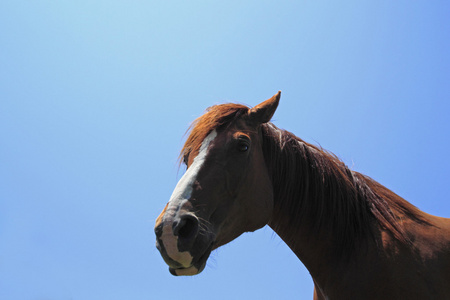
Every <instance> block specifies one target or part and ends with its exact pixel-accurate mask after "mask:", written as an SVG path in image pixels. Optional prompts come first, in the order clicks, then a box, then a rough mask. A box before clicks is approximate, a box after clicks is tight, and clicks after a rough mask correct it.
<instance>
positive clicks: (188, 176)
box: [161, 130, 217, 275]
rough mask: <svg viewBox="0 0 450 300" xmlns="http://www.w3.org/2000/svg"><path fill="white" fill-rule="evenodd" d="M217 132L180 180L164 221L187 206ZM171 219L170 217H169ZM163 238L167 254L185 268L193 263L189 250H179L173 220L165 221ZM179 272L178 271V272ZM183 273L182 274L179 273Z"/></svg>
mask: <svg viewBox="0 0 450 300" xmlns="http://www.w3.org/2000/svg"><path fill="white" fill-rule="evenodd" d="M216 136H217V132H216V131H215V130H213V131H212V132H211V133H210V134H209V135H208V136H207V137H206V138H205V139H204V140H203V142H202V145H201V147H200V151H199V153H198V155H197V156H196V157H195V158H194V161H193V162H192V165H191V166H190V167H189V169H187V171H186V173H185V174H184V175H183V177H181V179H180V181H178V183H177V185H176V187H175V189H174V191H173V193H172V196H170V200H169V204H168V206H167V210H166V213H165V214H164V216H163V221H166V220H167V219H169V218H173V217H174V216H175V215H176V214H177V212H178V211H179V210H180V209H181V208H183V207H184V206H185V204H186V203H187V202H189V199H190V198H191V195H192V191H193V189H194V188H193V184H194V182H195V181H196V180H197V176H198V172H199V171H200V169H201V167H202V166H203V164H204V162H205V159H206V155H207V154H208V146H209V145H210V144H211V142H212V141H213V140H214V139H215V138H216ZM169 220H170V219H169ZM161 240H162V242H163V244H164V248H165V249H166V252H167V255H168V256H169V257H170V258H172V259H173V260H174V261H176V262H178V263H180V264H181V265H182V266H183V267H184V268H188V267H189V266H190V265H191V263H192V256H191V255H190V253H189V252H188V251H184V252H179V250H178V246H177V242H178V236H175V235H173V232H172V222H171V221H168V222H165V226H164V227H163V234H162V236H161ZM191 271H192V270H191ZM177 273H178V272H177ZM179 275H181V274H179Z"/></svg>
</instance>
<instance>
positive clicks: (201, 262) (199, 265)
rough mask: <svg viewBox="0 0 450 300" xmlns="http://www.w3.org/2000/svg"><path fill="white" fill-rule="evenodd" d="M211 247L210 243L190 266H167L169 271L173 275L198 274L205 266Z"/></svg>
mask: <svg viewBox="0 0 450 300" xmlns="http://www.w3.org/2000/svg"><path fill="white" fill-rule="evenodd" d="M212 248H213V244H211V245H210V246H209V247H208V248H207V249H206V250H205V252H204V253H203V254H202V255H201V256H200V257H199V258H198V259H196V260H195V261H194V262H193V263H192V265H191V266H189V267H187V268H184V267H179V268H172V267H169V272H170V274H172V275H174V276H192V275H197V274H200V273H201V272H202V271H203V270H204V269H205V266H206V262H207V261H208V258H209V255H210V254H211V251H212Z"/></svg>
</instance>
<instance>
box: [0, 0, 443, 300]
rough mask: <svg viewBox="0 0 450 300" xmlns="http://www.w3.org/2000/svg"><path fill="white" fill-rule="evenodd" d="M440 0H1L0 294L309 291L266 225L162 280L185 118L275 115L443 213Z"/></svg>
mask: <svg viewBox="0 0 450 300" xmlns="http://www.w3.org/2000/svg"><path fill="white" fill-rule="evenodd" d="M449 13H450V2H449V1H383V0H380V1H260V0H259V1H233V0H232V1H138V0H136V1H115V0H109V1H87V0H81V1H53V0H52V1H21V0H2V1H0V299H9V300H15V299H18V300H19V299H20V300H23V299H31V300H53V299H55V300H59V299H75V300H84V299H108V300H114V299H137V300H140V299H142V300H144V299H146V300H147V299H312V292H313V285H312V280H311V278H310V276H309V274H308V271H307V270H306V269H305V268H304V267H303V265H302V264H301V262H300V261H298V260H297V258H296V257H295V256H294V255H293V254H292V253H291V252H290V250H289V249H288V248H287V247H286V246H285V244H284V243H283V242H282V241H281V240H280V239H279V238H278V237H277V236H276V235H275V234H274V233H273V232H272V231H271V229H270V228H268V227H265V228H263V229H261V230H259V231H257V232H255V233H251V234H244V235H243V236H241V237H239V238H238V239H237V240H235V241H233V242H232V243H230V244H229V245H226V246H224V247H222V248H221V249H219V250H218V251H216V252H214V253H213V255H212V257H211V258H210V260H209V263H208V265H207V267H206V269H205V271H204V272H203V273H202V274H200V275H198V276H195V277H173V276H172V275H170V274H169V272H168V269H167V266H166V265H165V264H164V262H163V260H162V259H161V257H160V255H159V253H158V251H157V250H156V248H155V247H154V243H155V242H154V240H155V237H154V233H153V225H154V220H155V218H156V217H157V216H158V214H159V213H160V211H161V210H162V208H163V207H164V205H165V203H166V202H167V201H168V199H169V196H170V194H171V192H172V190H173V188H174V186H175V185H176V182H177V180H178V179H179V178H180V177H181V175H182V173H183V171H184V170H183V169H182V168H181V169H180V170H178V166H177V157H178V151H179V150H180V148H181V146H182V144H183V135H184V133H185V131H186V129H187V128H188V125H189V123H190V122H191V121H192V120H193V119H194V118H196V117H198V116H200V115H201V114H202V112H203V111H204V109H205V108H206V107H208V106H210V105H213V104H218V103H223V102H229V101H233V102H240V103H244V104H248V105H252V106H254V105H256V104H258V103H259V102H261V101H263V100H265V99H267V98H269V97H270V96H272V95H273V94H275V93H276V92H277V91H278V90H282V98H281V103H280V106H279V108H278V111H277V112H276V114H275V116H274V120H273V121H274V123H275V124H276V125H277V126H279V127H281V128H285V129H287V130H289V131H292V132H294V133H295V134H297V135H298V136H300V137H301V138H303V139H304V140H306V141H308V142H312V143H315V144H320V145H321V146H322V147H324V148H325V149H328V150H330V151H332V152H334V153H335V154H337V155H338V156H339V157H340V158H341V159H342V160H343V161H344V162H345V163H347V164H348V165H349V166H351V167H352V169H354V170H357V171H360V172H362V173H364V174H366V175H369V176H371V177H373V178H374V179H376V180H378V181H379V182H381V183H382V184H384V185H386V186H387V187H389V188H390V189H392V190H393V191H395V192H397V193H398V194H400V195H401V196H403V197H404V198H405V199H407V200H408V201H410V202H412V203H413V204H415V205H416V206H418V207H419V208H420V209H422V210H424V211H426V212H429V213H431V214H436V215H440V216H444V217H450V203H449V200H450V197H449V194H450V185H449V175H448V174H449V173H448V170H449V168H450V158H449V155H448V152H449V150H448V149H449V146H450V140H449V132H450V121H449V114H450V55H449V53H450V18H449Z"/></svg>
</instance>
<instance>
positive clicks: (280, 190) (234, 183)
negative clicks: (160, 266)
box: [155, 92, 450, 299]
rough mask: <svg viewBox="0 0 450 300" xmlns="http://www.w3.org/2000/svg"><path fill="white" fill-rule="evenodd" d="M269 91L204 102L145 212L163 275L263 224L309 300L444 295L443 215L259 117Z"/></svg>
mask: <svg viewBox="0 0 450 300" xmlns="http://www.w3.org/2000/svg"><path fill="white" fill-rule="evenodd" d="M279 99H280V92H278V94H276V95H275V96H273V97H272V98H270V99H269V100H267V101H265V102H263V103H261V104H259V105H257V106H256V107H254V108H252V109H250V108H248V107H246V106H243V105H238V104H223V105H217V106H213V107H211V108H209V109H208V111H207V112H206V113H205V114H204V115H203V116H201V117H200V118H198V119H197V120H195V121H194V123H193V125H192V129H191V132H190V135H189V137H188V139H187V141H186V143H185V145H184V147H183V149H182V151H181V156H180V157H181V158H182V159H183V160H184V163H185V164H186V165H187V168H188V169H187V171H186V173H185V174H184V176H183V177H182V178H181V179H180V181H179V183H178V184H177V186H176V187H175V190H174V192H173V194H172V196H171V198H170V201H169V203H168V204H167V205H166V207H165V208H164V210H163V212H162V213H161V215H160V216H159V217H158V219H157V220H156V226H155V233H156V237H157V239H156V240H157V248H158V249H159V251H160V252H161V255H162V257H163V258H164V260H165V261H166V263H167V264H168V265H169V270H170V272H171V273H172V274H173V275H194V274H198V273H200V272H201V271H202V270H203V268H204V267H205V264H206V261H207V259H208V257H209V255H210V253H211V251H212V250H214V249H216V248H218V247H220V246H221V245H224V244H226V243H228V242H230V241H232V240H233V239H235V238H236V237H238V236H239V235H241V234H242V233H244V232H247V231H254V230H257V229H259V228H261V227H263V226H264V225H266V224H268V225H269V226H270V227H271V228H272V229H273V230H274V231H275V232H276V233H277V234H278V235H279V236H280V237H281V238H282V239H283V240H284V241H285V242H286V244H287V245H288V246H289V247H290V248H291V249H292V251H293V252H294V253H295V254H296V255H297V257H298V258H299V259H300V260H301V261H302V262H303V264H304V265H305V266H306V268H307V269H308V270H309V272H310V273H311V276H312V278H313V281H314V284H315V290H314V299H450V220H449V219H445V218H440V217H435V216H432V215H429V214H426V213H424V212H422V211H420V210H419V209H417V208H416V207H415V206H413V205H412V204H410V203H408V202H407V201H406V200H404V199H402V198H401V197H399V196H398V195H396V194H395V193H393V192H392V191H390V190H389V189H387V188H386V187H384V186H382V185H381V184H379V183H378V182H376V181H374V180H373V179H371V178H369V177H367V176H365V175H362V174H360V173H358V172H355V171H352V170H350V169H349V168H348V167H347V166H346V165H345V164H344V163H343V162H341V161H340V160H339V159H338V158H337V157H336V156H334V155H333V154H330V153H329V152H326V151H324V150H323V149H321V148H318V147H316V146H313V145H311V144H308V143H306V142H304V141H303V140H301V139H300V138H298V137H296V136H295V135H293V134H292V133H290V132H287V131H285V130H281V129H279V128H277V127H276V126H274V125H273V124H272V123H269V121H270V119H271V118H272V115H273V114H274V113H275V110H276V108H277V106H278V102H279Z"/></svg>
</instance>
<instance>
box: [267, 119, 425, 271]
mask: <svg viewBox="0 0 450 300" xmlns="http://www.w3.org/2000/svg"><path fill="white" fill-rule="evenodd" d="M262 135H263V143H262V144H263V152H264V158H265V160H266V165H267V168H268V171H269V174H270V176H271V179H272V185H273V192H274V211H273V214H272V218H271V220H270V221H269V226H270V227H271V228H272V229H274V231H275V232H276V233H277V234H278V235H279V236H280V237H281V238H282V239H283V240H284V241H285V242H286V244H287V245H288V246H289V247H290V248H291V249H292V250H293V251H294V253H295V254H296V255H297V256H298V257H299V259H300V260H302V262H303V263H304V264H305V266H306V267H307V268H308V269H310V268H309V267H308V264H309V265H311V267H312V265H313V264H314V262H317V261H319V264H321V265H323V264H324V262H326V261H327V262H329V263H335V262H336V261H346V260H348V258H349V257H350V256H352V255H354V254H355V252H357V251H356V250H357V249H359V250H361V249H363V248H365V249H368V248H367V247H379V243H380V234H381V231H383V230H387V231H388V232H389V234H390V235H391V236H392V237H393V239H395V240H397V241H400V242H404V243H407V242H408V241H407V239H408V238H407V236H406V234H405V232H404V231H403V229H404V228H403V227H402V226H401V225H400V224H399V222H397V220H399V219H402V220H406V219H408V220H412V221H413V222H417V223H426V220H424V219H423V217H422V214H423V213H422V212H421V211H420V210H418V209H417V208H415V207H414V206H413V205H411V204H410V203H408V202H407V201H405V200H404V199H402V198H401V197H399V196H398V195H396V194H394V193H393V192H392V191H390V190H388V189H387V188H385V187H384V186H382V185H380V184H379V183H377V182H376V181H374V180H372V179H370V178H369V177H367V176H364V175H362V174H360V173H357V172H354V171H351V170H350V169H349V168H348V167H347V166H346V165H345V164H344V163H343V162H342V161H340V160H339V159H338V158H337V157H336V156H334V155H333V154H330V153H328V152H326V151H324V150H322V149H320V148H318V147H316V146H313V145H311V144H308V143H306V142H304V141H302V140H301V139H300V138H298V137H296V136H295V135H293V134H292V133H290V132H287V131H284V130H280V129H278V128H277V127H275V126H274V125H273V124H271V123H267V124H265V125H263V126H262ZM369 244H370V245H369ZM360 252H361V251H358V253H360ZM310 272H311V273H313V270H311V269H310Z"/></svg>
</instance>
